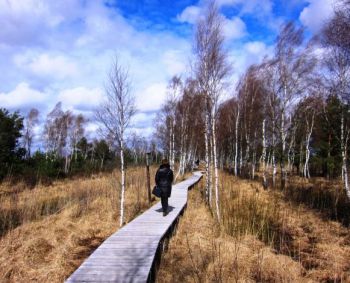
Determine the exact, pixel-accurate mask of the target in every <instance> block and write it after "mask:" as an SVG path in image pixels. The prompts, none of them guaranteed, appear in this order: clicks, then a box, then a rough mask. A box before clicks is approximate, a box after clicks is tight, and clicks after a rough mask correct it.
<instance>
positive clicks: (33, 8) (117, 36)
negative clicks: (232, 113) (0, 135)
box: [0, 0, 333, 136]
mask: <svg viewBox="0 0 350 283" xmlns="http://www.w3.org/2000/svg"><path fill="white" fill-rule="evenodd" d="M217 3H218V5H219V6H220V11H221V13H222V17H223V22H224V30H223V31H224V35H225V37H226V46H227V49H228V52H229V58H230V62H231V64H232V68H233V75H232V78H231V81H232V84H231V89H228V91H227V93H226V96H229V95H233V90H234V88H235V85H234V84H235V82H236V81H237V79H238V78H239V76H240V75H241V74H242V73H243V72H244V71H245V69H246V68H247V67H248V66H249V65H250V64H252V63H258V62H260V61H261V59H262V58H263V57H264V56H265V55H269V54H272V52H273V42H274V39H275V37H276V35H277V33H278V30H279V28H280V26H281V24H282V23H283V22H285V21H286V20H295V21H297V23H298V24H299V25H302V26H304V27H305V30H306V34H307V36H308V37H310V36H312V35H314V34H316V33H317V32H318V31H319V29H320V28H321V26H322V23H323V22H324V21H325V20H327V19H328V18H329V17H330V16H331V15H332V13H333V12H332V7H333V0H289V1H287V0H282V1H273V0H217ZM204 6H205V1H192V0H173V1H168V0H166V1H161V0H126V1H125V0H105V1H102V0H57V1H51V0H21V1H18V0H0V27H1V28H0V74H1V76H0V107H5V108H8V109H10V110H11V111H14V110H20V111H21V113H22V114H26V112H27V111H28V110H29V109H30V108H32V107H36V108H38V109H39V110H40V111H41V118H42V119H44V118H45V115H46V114H47V113H48V112H49V111H50V110H51V109H52V108H53V106H54V105H55V104H56V103H57V102H59V101H62V104H63V107H64V109H66V110H68V109H69V110H72V111H73V112H75V113H82V114H84V115H86V116H87V117H92V113H93V110H94V109H95V108H96V107H98V105H99V103H100V102H101V100H102V99H103V97H104V85H105V83H106V74H107V72H108V69H109V67H110V64H111V61H112V58H113V56H115V55H116V54H117V55H118V57H119V59H120V61H121V63H122V64H123V65H125V66H126V67H128V68H129V73H130V76H131V79H132V82H133V93H134V94H135V96H136V102H137V107H138V109H139V112H138V114H137V115H136V117H135V119H134V121H133V126H132V131H135V132H138V133H141V134H143V135H146V136H147V135H150V134H151V133H152V131H153V120H154V117H155V113H156V112H157V111H158V110H159V108H160V107H161V104H162V102H163V101H164V99H165V97H166V85H167V82H168V81H169V79H170V78H171V77H172V76H173V75H181V76H182V77H183V78H185V77H186V76H188V75H189V73H190V68H189V61H190V59H191V48H192V36H193V33H192V32H193V25H194V23H195V22H196V19H198V17H200V15H201V14H202V11H203V7H204ZM96 127H97V126H96V124H95V123H94V121H92V120H91V122H90V123H89V125H88V129H87V130H88V134H89V135H91V136H93V135H94V132H95V131H96ZM36 131H37V133H38V136H40V131H41V128H40V127H38V128H37V129H36Z"/></svg>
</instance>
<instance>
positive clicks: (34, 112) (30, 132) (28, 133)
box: [23, 108, 39, 159]
mask: <svg viewBox="0 0 350 283" xmlns="http://www.w3.org/2000/svg"><path fill="white" fill-rule="evenodd" d="M38 117H39V111H38V109H35V108H33V109H31V110H30V111H29V113H28V115H27V117H26V118H25V120H24V134H23V141H24V148H25V149H26V158H27V159H28V158H29V157H30V156H31V149H32V143H33V138H34V127H35V126H36V125H37V124H38V122H39V119H38Z"/></svg>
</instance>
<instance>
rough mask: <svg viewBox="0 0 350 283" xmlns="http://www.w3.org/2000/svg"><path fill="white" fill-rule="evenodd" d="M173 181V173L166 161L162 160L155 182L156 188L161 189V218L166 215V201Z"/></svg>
mask: <svg viewBox="0 0 350 283" xmlns="http://www.w3.org/2000/svg"><path fill="white" fill-rule="evenodd" d="M173 180H174V173H173V171H172V170H171V169H170V165H169V162H168V160H167V159H163V160H162V164H161V165H160V166H159V168H158V170H157V173H156V176H155V181H156V185H157V187H159V188H160V189H161V192H162V193H161V197H160V198H161V203H162V208H163V216H166V215H167V214H168V199H169V198H170V196H171V186H172V183H173Z"/></svg>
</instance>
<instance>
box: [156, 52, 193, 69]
mask: <svg viewBox="0 0 350 283" xmlns="http://www.w3.org/2000/svg"><path fill="white" fill-rule="evenodd" d="M186 55H187V54H184V52H183V51H182V50H168V51H166V52H165V53H164V54H163V58H162V60H163V63H164V65H165V66H166V69H167V71H168V73H169V74H170V75H176V74H181V73H183V72H184V71H185V70H186V64H187V62H186V61H187V57H186Z"/></svg>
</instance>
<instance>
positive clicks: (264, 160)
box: [261, 118, 267, 189]
mask: <svg viewBox="0 0 350 283" xmlns="http://www.w3.org/2000/svg"><path fill="white" fill-rule="evenodd" d="M265 125H266V118H264V120H263V122H262V138H263V150H262V158H261V159H262V164H263V187H264V189H266V188H267V180H266V136H265Z"/></svg>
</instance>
